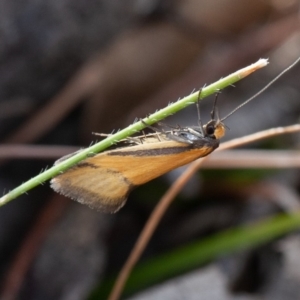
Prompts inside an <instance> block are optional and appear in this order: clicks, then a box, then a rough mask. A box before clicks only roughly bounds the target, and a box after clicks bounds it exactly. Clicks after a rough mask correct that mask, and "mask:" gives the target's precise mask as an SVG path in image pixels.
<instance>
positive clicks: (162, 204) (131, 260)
mask: <svg viewBox="0 0 300 300" xmlns="http://www.w3.org/2000/svg"><path fill="white" fill-rule="evenodd" d="M299 131H300V125H298V124H296V125H291V126H287V127H278V128H272V129H268V130H264V131H260V132H258V133H254V134H251V135H248V136H245V137H242V138H237V139H233V140H231V141H229V142H225V143H224V144H222V145H221V146H220V147H219V148H218V149H217V150H225V149H229V148H234V147H238V146H242V145H245V144H248V143H251V142H254V141H258V140H261V139H265V138H269V137H272V136H275V135H280V134H287V133H292V132H299ZM204 160H205V158H201V159H198V160H197V161H195V162H193V163H192V164H191V165H190V166H189V167H188V168H187V169H186V170H185V172H184V173H182V174H181V176H180V177H179V178H178V179H177V180H176V181H175V182H174V184H173V185H172V186H171V187H170V188H169V190H168V191H167V192H166V193H165V195H164V196H163V197H162V198H161V200H160V201H159V202H158V204H157V205H156V207H155V209H154V210H153V212H152V214H151V215H150V217H149V219H148V221H147V223H146V224H145V226H144V228H143V230H142V232H141V234H140V235H139V237H138V240H137V242H136V244H135V246H134V248H133V249H132V251H131V253H130V255H129V257H128V259H127V261H126V262H125V264H124V266H123V268H122V269H121V271H120V273H119V275H118V278H117V280H116V282H115V285H114V287H113V289H112V291H111V294H110V295H109V298H108V300H117V299H119V297H120V295H121V293H122V290H123V288H124V286H125V283H126V281H127V278H128V276H129V275H130V273H131V270H132V269H133V267H134V266H135V264H136V263H137V261H138V260H139V258H140V256H141V254H142V253H143V251H144V249H145V248H146V246H147V244H148V242H149V240H150V238H151V237H152V235H153V232H154V231H155V229H156V227H157V225H158V224H159V222H160V220H161V218H162V217H163V215H164V214H165V212H166V210H167V208H168V207H169V206H170V204H171V203H172V201H173V200H174V198H175V196H176V195H177V194H178V193H179V192H180V190H181V189H182V187H183V186H184V185H185V184H186V183H187V181H188V180H189V179H190V178H191V176H192V175H193V174H194V173H195V172H196V171H197V170H198V168H199V167H200V166H201V164H202V162H203V161H204Z"/></svg>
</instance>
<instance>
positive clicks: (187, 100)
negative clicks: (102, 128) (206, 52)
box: [0, 59, 268, 206]
mask: <svg viewBox="0 0 300 300" xmlns="http://www.w3.org/2000/svg"><path fill="white" fill-rule="evenodd" d="M267 64H268V61H267V60H266V59H260V60H258V61H257V62H256V63H254V64H252V65H250V66H248V67H245V68H243V69H240V70H238V71H236V72H234V73H232V74H230V75H229V76H227V77H225V78H222V79H220V80H218V81H217V82H215V83H213V84H211V85H209V86H207V87H204V88H203V89H202V90H201V99H203V98H205V97H207V96H209V95H211V94H213V93H215V92H216V91H218V90H220V89H223V88H225V87H227V86H229V85H232V84H234V83H235V82H237V81H239V80H240V79H242V78H244V77H246V76H248V75H249V74H251V73H252V72H254V71H256V70H258V69H260V68H262V67H264V66H266V65H267ZM197 101H198V91H197V92H195V93H193V94H191V95H189V96H187V97H184V98H183V99H181V100H179V101H177V102H175V103H172V104H170V105H169V106H167V107H165V108H163V109H161V110H159V111H157V112H155V113H153V114H151V115H150V116H149V117H147V118H144V119H143V120H140V121H138V122H135V123H134V124H132V125H129V126H128V127H127V128H125V129H123V130H121V131H119V132H117V133H115V134H112V135H110V136H108V137H107V138H106V139H105V140H103V141H101V142H99V143H96V144H95V145H92V146H90V147H88V148H86V149H84V150H82V151H79V152H78V153H76V154H74V155H73V156H71V157H70V158H68V159H66V160H63V161H62V162H61V163H59V164H57V165H54V166H53V167H52V168H50V169H48V170H46V171H44V172H41V173H40V174H39V175H37V176H35V177H33V178H32V179H30V180H28V181H26V182H25V183H23V184H21V185H20V186H18V187H17V188H15V189H13V190H11V191H10V192H9V193H7V194H6V195H4V196H2V197H1V198H0V206H2V205H5V204H7V203H8V202H10V201H11V200H13V199H15V198H17V197H19V196H21V195H22V194H24V193H26V192H27V191H29V190H31V189H33V188H34V187H36V186H38V185H40V184H42V183H43V182H45V181H46V180H49V179H51V178H53V177H55V176H57V175H59V174H60V173H62V172H63V171H65V170H67V169H68V168H70V167H72V166H73V165H75V164H77V163H78V162H80V161H81V160H84V159H85V158H87V157H88V156H90V155H91V154H95V153H98V152H101V151H103V150H105V149H106V148H108V147H110V146H112V145H113V144H115V143H117V142H118V141H120V140H122V139H125V138H127V137H128V136H130V135H132V134H134V133H136V132H138V131H140V130H142V129H144V128H145V126H146V125H145V124H144V123H146V124H148V125H152V124H154V123H156V122H158V121H161V120H163V119H165V118H166V117H168V116H170V115H172V114H174V113H176V112H178V111H180V110H182V109H184V108H185V107H187V106H189V105H191V104H193V103H196V102H197Z"/></svg>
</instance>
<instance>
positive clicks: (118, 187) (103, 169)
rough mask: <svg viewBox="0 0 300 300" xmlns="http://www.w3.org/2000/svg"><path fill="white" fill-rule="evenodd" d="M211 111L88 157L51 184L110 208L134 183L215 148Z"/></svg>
mask: <svg viewBox="0 0 300 300" xmlns="http://www.w3.org/2000/svg"><path fill="white" fill-rule="evenodd" d="M197 107H198V114H199V115H200V112H199V106H197ZM214 107H215V105H214ZM214 115H215V109H214V110H213V112H212V120H211V121H210V122H209V123H208V124H206V125H205V126H202V124H201V121H200V119H199V127H195V128H192V127H186V128H180V129H176V130H172V131H168V132H161V133H157V137H155V135H153V134H150V135H145V136H142V137H140V142H135V145H133V146H128V147H123V148H117V149H114V150H108V151H105V152H102V153H100V154H97V155H95V156H93V157H89V158H87V159H85V160H83V161H82V162H80V163H78V164H77V165H75V166H73V167H71V168H70V169H68V170H66V171H65V172H64V173H63V174H61V175H59V176H57V177H55V178H53V179H52V181H51V187H52V188H53V189H54V190H55V191H57V192H59V193H61V194H63V195H65V196H68V197H70V198H72V199H74V200H77V201H78V202H80V203H83V204H87V205H89V206H90V207H92V208H95V209H97V210H100V211H103V212H109V213H113V212H116V211H118V210H119V209H120V208H121V207H122V206H123V205H124V204H125V202H126V200H127V197H128V195H129V193H130V192H131V191H132V189H134V188H135V187H137V186H139V185H142V184H144V183H146V182H148V181H150V180H152V179H154V178H157V177H159V176H161V175H163V174H165V173H167V172H169V171H171V170H173V169H176V168H178V167H180V166H183V165H185V164H188V163H190V162H192V161H194V160H196V159H197V158H200V157H204V156H206V155H208V154H210V153H211V152H212V151H214V150H215V149H216V148H218V146H219V138H221V137H222V136H223V135H224V133H225V127H224V124H223V123H222V122H221V120H220V119H219V118H217V119H215V118H214Z"/></svg>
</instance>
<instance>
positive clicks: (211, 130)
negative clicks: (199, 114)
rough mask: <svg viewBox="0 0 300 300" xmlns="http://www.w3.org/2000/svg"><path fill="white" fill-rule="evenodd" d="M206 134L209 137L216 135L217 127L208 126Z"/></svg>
mask: <svg viewBox="0 0 300 300" xmlns="http://www.w3.org/2000/svg"><path fill="white" fill-rule="evenodd" d="M206 133H207V134H208V135H212V134H214V133H215V127H214V126H212V125H210V126H207V127H206Z"/></svg>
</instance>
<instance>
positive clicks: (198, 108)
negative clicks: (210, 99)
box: [196, 88, 204, 136]
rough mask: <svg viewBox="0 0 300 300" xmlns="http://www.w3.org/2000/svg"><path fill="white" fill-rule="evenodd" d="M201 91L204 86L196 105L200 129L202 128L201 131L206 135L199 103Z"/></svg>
mask: <svg viewBox="0 0 300 300" xmlns="http://www.w3.org/2000/svg"><path fill="white" fill-rule="evenodd" d="M201 92H202V88H200V90H199V94H198V99H197V102H196V106H197V113H198V125H199V129H200V133H201V134H202V135H203V136H204V129H203V124H202V121H201V113H200V105H199V102H200V96H201Z"/></svg>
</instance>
